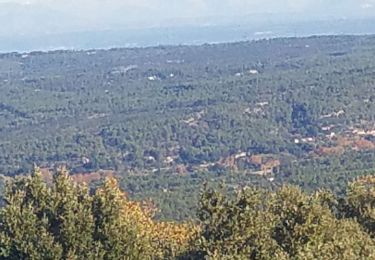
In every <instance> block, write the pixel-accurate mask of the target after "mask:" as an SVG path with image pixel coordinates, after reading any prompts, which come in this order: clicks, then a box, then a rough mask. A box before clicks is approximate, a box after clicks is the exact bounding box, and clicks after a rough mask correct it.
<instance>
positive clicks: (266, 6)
mask: <svg viewBox="0 0 375 260" xmlns="http://www.w3.org/2000/svg"><path fill="white" fill-rule="evenodd" d="M271 13H272V14H274V15H279V14H291V13H292V14H294V15H297V16H301V17H304V18H309V17H311V18H314V17H337V18H342V17H350V16H354V15H356V16H372V15H373V14H374V16H375V0H0V22H1V24H2V26H1V29H0V34H3V35H4V34H12V33H15V34H22V33H37V32H63V31H81V30H98V29H102V30H108V29H112V28H117V27H134V28H142V27H152V26H168V25H178V24H179V23H184V22H185V23H186V22H191V23H193V22H196V23H199V21H202V23H203V21H204V20H202V18H204V17H217V22H220V21H219V20H220V19H221V18H223V17H224V18H237V19H238V17H249V16H251V15H254V14H271ZM199 19H201V20H199ZM212 20H213V21H214V20H215V19H214V18H212V19H211V22H212Z"/></svg>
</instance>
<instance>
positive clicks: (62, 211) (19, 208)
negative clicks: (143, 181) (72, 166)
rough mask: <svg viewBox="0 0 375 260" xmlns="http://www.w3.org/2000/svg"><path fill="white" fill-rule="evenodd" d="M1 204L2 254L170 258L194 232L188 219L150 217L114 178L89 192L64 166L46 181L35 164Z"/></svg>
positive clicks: (16, 256)
mask: <svg viewBox="0 0 375 260" xmlns="http://www.w3.org/2000/svg"><path fill="white" fill-rule="evenodd" d="M5 203H6V206H5V207H4V208H3V209H1V211H0V256H1V257H2V258H5V259H158V258H166V257H171V258H172V257H175V256H176V255H178V254H180V253H181V252H182V251H183V250H184V248H185V247H186V246H187V244H188V240H189V239H190V237H191V236H192V235H193V234H194V232H195V231H194V230H195V229H194V228H193V227H191V226H190V225H188V224H174V223H159V222H156V221H154V220H153V211H152V210H151V209H150V207H148V208H147V207H144V206H143V205H141V204H140V203H138V202H133V201H129V200H128V199H127V198H126V196H125V195H124V193H122V192H121V191H120V189H119V188H118V185H117V182H116V181H115V180H114V179H108V180H107V181H106V182H105V183H104V184H103V186H102V187H100V188H98V189H97V191H96V193H95V194H94V195H92V196H90V194H89V191H88V189H87V187H85V186H82V185H78V184H76V183H74V182H73V181H72V180H71V178H70V177H69V174H68V173H67V172H66V171H65V170H64V169H62V170H60V171H59V172H58V173H57V174H56V175H55V176H54V179H53V182H52V184H51V185H50V186H48V185H47V184H46V183H45V182H44V181H43V178H42V176H41V174H40V171H39V170H38V169H36V170H35V172H34V173H33V174H32V175H31V176H29V177H23V178H19V179H16V180H15V181H14V182H12V183H11V184H10V185H8V187H7V190H6V193H5ZM166 235H167V236H166Z"/></svg>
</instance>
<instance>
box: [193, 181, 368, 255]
mask: <svg viewBox="0 0 375 260" xmlns="http://www.w3.org/2000/svg"><path fill="white" fill-rule="evenodd" d="M368 185H369V184H368V183H366V187H367V186H368ZM354 187H356V189H354ZM361 187H362V188H361ZM369 189H370V188H368V187H367V189H365V190H364V186H363V183H361V182H358V181H357V182H355V183H353V184H351V185H350V188H349V196H348V198H344V199H341V200H343V201H344V202H342V201H340V200H339V199H338V198H336V197H335V196H333V195H332V194H331V193H329V192H323V191H321V192H317V193H315V194H312V195H310V196H309V195H307V194H305V193H303V192H302V191H301V190H300V189H299V188H296V187H291V186H286V187H282V188H280V189H279V190H277V191H276V192H269V191H265V190H261V189H254V188H250V189H245V190H243V191H240V192H238V193H237V194H236V195H230V194H225V193H223V192H222V191H221V192H219V191H215V190H212V189H206V190H205V191H204V192H203V194H202V197H201V202H200V208H199V212H198V217H199V219H200V222H201V233H200V237H199V239H197V240H196V241H194V249H195V250H193V251H192V252H190V257H191V258H195V259H205V258H207V257H208V258H210V259H348V260H349V259H374V258H375V241H374V239H372V238H371V235H372V230H371V227H372V226H371V225H370V224H372V215H371V213H372V212H374V205H373V204H372V202H373V200H374V196H375V193H374V192H372V193H371V192H369ZM342 205H346V206H345V207H343V206H342ZM349 209H351V211H349ZM340 210H344V211H345V212H340ZM348 212H354V213H356V215H350V216H349V215H348V216H346V217H343V216H344V215H345V214H344V213H348ZM357 220H358V222H357ZM366 231H367V232H366Z"/></svg>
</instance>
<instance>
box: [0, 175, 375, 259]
mask: <svg viewBox="0 0 375 260" xmlns="http://www.w3.org/2000/svg"><path fill="white" fill-rule="evenodd" d="M374 184H375V178H374V177H373V176H372V177H371V176H370V177H362V178H358V179H356V181H354V182H352V183H350V184H349V185H348V187H347V189H346V190H347V192H346V194H347V195H346V196H344V197H338V196H336V195H334V193H332V192H329V191H318V192H314V193H313V194H311V195H308V194H306V193H304V192H303V191H301V189H300V188H298V187H294V186H283V187H280V188H278V189H276V190H275V191H270V190H269V189H263V188H256V187H249V188H245V189H239V190H237V191H235V192H233V191H230V190H228V189H227V187H225V186H221V187H218V188H212V187H211V186H210V185H206V186H205V187H204V188H203V189H202V191H201V192H200V195H199V203H198V205H197V219H196V221H194V222H185V223H173V222H165V221H158V220H155V218H154V212H155V209H154V207H153V205H152V204H150V203H146V202H144V203H140V202H134V201H132V200H129V198H128V197H127V196H126V194H124V193H123V192H122V191H121V190H120V189H119V186H118V183H117V182H116V180H115V179H113V178H107V179H106V181H105V182H104V183H103V184H102V185H100V186H98V187H97V188H96V189H92V190H89V188H88V187H87V185H79V184H77V183H76V182H75V181H74V180H73V178H72V177H71V176H69V174H68V172H67V171H66V170H65V169H64V168H61V169H59V170H58V171H57V173H56V174H54V176H53V179H52V180H51V181H50V182H49V183H46V182H45V181H44V180H43V175H42V173H41V171H40V169H38V168H36V169H35V170H34V172H33V173H32V174H31V175H30V176H27V177H17V178H16V179H15V180H13V181H12V182H10V183H9V184H8V185H7V188H6V191H5V194H4V200H5V205H4V207H2V208H1V209H0V259H56V260H57V259H131V260H133V259H134V260H137V259H139V260H141V259H142V260H143V259H181V260H183V259H186V260H187V259H202V260H203V259H217V260H219V259H220V260H221V259H306V260H310V259H311V260H312V259H343V260H355V259H374V257H375V240H374V232H375V229H374V227H375V226H374V223H375V218H374V205H375V196H374V194H375V186H374Z"/></svg>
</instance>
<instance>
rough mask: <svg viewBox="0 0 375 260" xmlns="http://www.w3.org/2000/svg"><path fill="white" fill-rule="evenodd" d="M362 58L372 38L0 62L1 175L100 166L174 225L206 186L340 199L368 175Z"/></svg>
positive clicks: (372, 115)
mask: <svg viewBox="0 0 375 260" xmlns="http://www.w3.org/2000/svg"><path fill="white" fill-rule="evenodd" d="M374 54H375V37H374V36H324V37H309V38H282V39H270V40H260V41H254V42H239V43H228V44H216V45H202V46H161V47H153V48H134V49H111V50H86V51H52V52H32V53H7V54H0V91H1V95H0V173H1V174H2V180H4V179H7V178H9V177H13V176H18V175H24V174H27V173H28V172H30V170H31V169H32V167H33V165H34V163H35V164H37V165H39V166H40V167H41V168H43V169H51V170H52V169H54V168H56V167H57V166H59V165H67V167H68V168H69V169H70V170H71V174H72V175H77V174H82V173H86V175H85V176H84V178H86V179H90V176H89V173H95V174H97V173H98V172H101V170H105V171H111V172H112V173H113V174H114V175H115V176H116V177H117V178H118V179H119V183H120V185H121V187H122V188H123V189H124V190H125V191H126V192H127V193H128V194H129V196H130V197H132V198H135V199H139V200H142V199H147V198H151V199H152V200H154V202H155V203H156V204H157V206H158V208H160V210H161V211H160V212H158V213H157V217H158V218H163V219H177V220H184V219H189V218H194V217H195V211H196V209H197V206H196V205H197V201H198V193H199V192H198V191H199V189H200V188H201V185H202V183H203V182H205V181H207V180H214V181H215V182H223V183H225V184H226V185H228V187H229V188H230V189H233V190H235V189H237V188H243V187H246V186H258V187H263V188H268V189H271V190H272V189H275V188H277V187H278V186H280V185H281V184H283V183H290V184H293V185H297V186H300V187H301V188H302V189H303V190H304V191H306V192H314V191H315V190H317V189H319V188H329V189H331V190H333V191H334V192H335V194H337V195H339V196H344V195H345V187H346V183H347V181H350V180H352V179H353V178H355V177H357V176H361V175H366V174H371V173H373V172H374V170H373V169H375V160H374V159H375V124H374V122H375V121H374V119H375V102H374V101H375V91H374V89H375V63H374V61H373V57H374ZM95 185H100V181H98V180H95V181H93V182H92V186H93V187H94V186H95Z"/></svg>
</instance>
